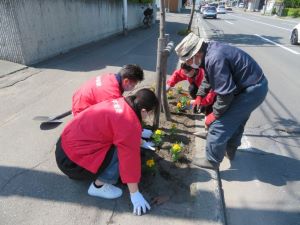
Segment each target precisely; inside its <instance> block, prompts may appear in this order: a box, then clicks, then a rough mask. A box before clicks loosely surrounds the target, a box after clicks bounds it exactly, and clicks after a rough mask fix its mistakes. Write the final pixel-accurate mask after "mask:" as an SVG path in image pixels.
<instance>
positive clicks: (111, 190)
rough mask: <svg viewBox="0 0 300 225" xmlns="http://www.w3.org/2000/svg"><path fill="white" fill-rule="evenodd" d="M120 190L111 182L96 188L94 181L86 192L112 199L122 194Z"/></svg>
mask: <svg viewBox="0 0 300 225" xmlns="http://www.w3.org/2000/svg"><path fill="white" fill-rule="evenodd" d="M122 193H123V192H122V190H121V189H120V188H118V187H115V186H114V185H112V184H103V186H102V187H101V188H96V187H95V185H94V183H91V185H90V187H89V190H88V194H89V195H91V196H96V197H100V198H107V199H114V198H119V197H121V195H122Z"/></svg>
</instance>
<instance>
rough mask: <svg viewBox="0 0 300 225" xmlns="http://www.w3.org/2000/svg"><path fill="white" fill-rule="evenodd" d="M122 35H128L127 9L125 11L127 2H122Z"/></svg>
mask: <svg viewBox="0 0 300 225" xmlns="http://www.w3.org/2000/svg"><path fill="white" fill-rule="evenodd" d="M122 19H123V33H124V35H127V33H128V22H127V21H128V9H127V0H123V18H122Z"/></svg>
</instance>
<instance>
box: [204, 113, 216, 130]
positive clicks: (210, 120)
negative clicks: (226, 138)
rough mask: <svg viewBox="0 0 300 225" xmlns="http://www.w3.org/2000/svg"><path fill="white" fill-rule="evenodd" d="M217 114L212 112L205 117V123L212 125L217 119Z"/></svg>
mask: <svg viewBox="0 0 300 225" xmlns="http://www.w3.org/2000/svg"><path fill="white" fill-rule="evenodd" d="M216 119H217V118H216V116H215V114H214V113H210V114H208V115H207V116H206V117H205V125H206V126H208V127H209V126H210V125H211V124H212V123H213V122H214V121H215V120H216Z"/></svg>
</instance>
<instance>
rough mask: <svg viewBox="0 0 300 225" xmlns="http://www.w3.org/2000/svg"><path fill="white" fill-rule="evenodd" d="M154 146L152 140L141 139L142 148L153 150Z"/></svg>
mask: <svg viewBox="0 0 300 225" xmlns="http://www.w3.org/2000/svg"><path fill="white" fill-rule="evenodd" d="M154 146H155V144H154V143H153V142H152V141H144V140H143V143H142V145H141V147H142V148H145V149H150V150H152V151H155V148H154Z"/></svg>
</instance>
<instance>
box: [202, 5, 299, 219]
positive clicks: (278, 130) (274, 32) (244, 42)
mask: <svg viewBox="0 0 300 225" xmlns="http://www.w3.org/2000/svg"><path fill="white" fill-rule="evenodd" d="M299 22H300V21H299V20H283V19H279V18H274V17H266V16H261V15H260V14H259V13H244V12H243V11H241V10H238V9H234V11H233V12H232V13H227V14H226V15H218V19H216V20H214V19H205V20H203V19H202V18H201V16H200V17H199V14H198V23H199V29H200V33H201V36H204V37H206V38H208V39H211V40H218V41H223V42H227V43H230V44H232V45H235V46H237V47H240V48H242V49H243V50H245V51H246V52H248V53H249V54H250V55H251V56H252V57H253V58H254V59H255V60H256V61H257V62H258V63H259V64H260V65H261V67H262V68H263V70H264V72H265V74H266V76H267V78H268V80H269V93H268V96H267V99H266V100H265V102H264V103H263V104H262V106H261V107H260V108H259V109H257V110H256V111H255V112H254V113H253V114H252V116H251V118H250V120H249V121H248V123H247V126H246V129H245V133H244V137H243V144H242V146H241V147H240V149H239V150H238V153H237V157H236V159H235V160H234V161H233V162H231V164H230V163H229V162H228V161H227V160H224V162H223V163H222V165H221V177H222V184H223V189H224V193H225V194H224V195H225V202H226V209H227V219H228V224H230V225H240V224H243V225H250V224H251V225H253V224H272V225H276V224H278V225H281V224H285V225H289V224H290V225H296V224H300V161H299V159H300V152H299V147H300V125H299V115H300V104H299V96H300V89H299V86H300V79H299V75H300V46H292V45H291V44H290V43H289V37H290V33H291V29H292V28H293V27H294V26H295V25H296V24H297V23H299Z"/></svg>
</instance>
